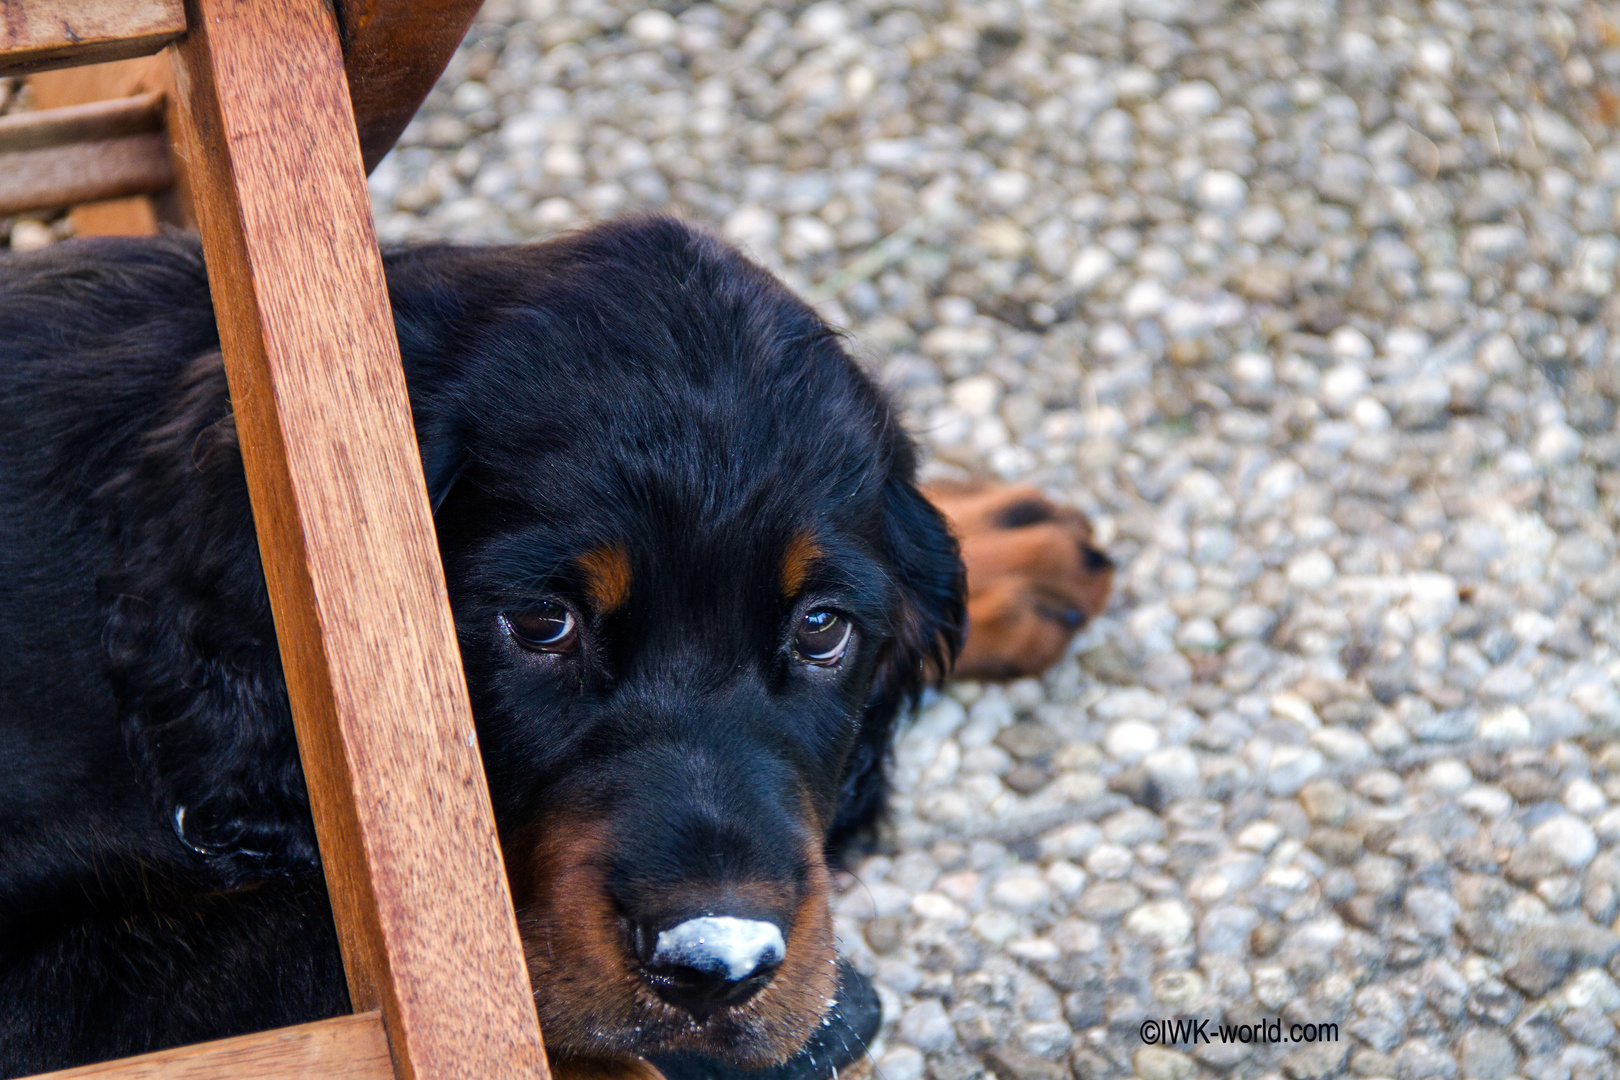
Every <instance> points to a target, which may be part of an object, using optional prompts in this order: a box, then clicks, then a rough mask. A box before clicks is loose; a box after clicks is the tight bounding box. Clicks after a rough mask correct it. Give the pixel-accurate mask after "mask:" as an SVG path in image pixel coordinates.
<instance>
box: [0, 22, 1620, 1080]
mask: <svg viewBox="0 0 1620 1080" xmlns="http://www.w3.org/2000/svg"><path fill="white" fill-rule="evenodd" d="M1608 10H1609V9H1608V8H1606V7H1599V6H1594V5H1584V6H1583V5H1580V4H1576V3H1565V4H1562V5H1559V4H1554V3H1541V4H1531V3H1523V4H1518V5H1513V6H1505V5H1504V6H1490V5H1486V4H1464V3H1458V2H1455V0H1433V2H1431V3H1429V4H1428V5H1426V6H1420V5H1416V4H1408V3H1402V2H1398V0H1377V2H1374V3H1346V4H1345V5H1343V6H1342V7H1337V8H1336V7H1334V6H1333V5H1331V4H1326V3H1321V2H1318V0H1261V2H1259V3H1254V4H1244V5H1232V6H1223V5H1221V4H1219V3H1206V2H1202V0H1076V2H1066V0H1046V2H1042V0H1028V2H1027V3H1025V4H1023V5H1022V6H1020V5H1019V4H1017V3H1011V2H1003V0H984V2H972V3H969V2H964V3H958V4H954V5H952V4H948V3H942V2H930V0H920V2H916V3H912V4H898V3H896V4H890V3H887V2H886V0H866V2H861V0H849V2H847V3H837V2H822V3H816V4H814V5H812V6H806V7H793V8H787V7H781V6H775V5H765V4H761V3H758V2H753V0H739V2H736V3H726V4H718V5H714V6H711V5H708V4H700V5H696V6H692V7H687V8H684V9H677V10H673V11H672V12H671V13H666V12H664V11H658V10H645V11H639V12H638V9H637V8H636V7H635V6H633V5H628V4H611V3H601V2H598V0H527V2H525V3H511V2H507V0H492V2H491V3H490V4H489V6H488V7H487V9H486V10H485V12H484V14H483V15H482V16H481V19H480V22H479V23H478V25H477V27H476V28H475V29H474V31H473V33H472V34H471V35H470V37H469V38H468V41H467V43H466V45H465V46H464V48H463V49H462V50H461V52H460V53H459V54H458V56H457V58H456V60H455V61H454V63H453V64H452V66H451V68H450V71H449V73H448V74H447V76H446V78H445V79H444V81H443V83H442V85H441V86H440V87H439V88H438V89H437V90H436V91H435V92H434V95H433V97H432V98H431V99H430V101H429V103H428V105H427V107H426V108H425V109H424V110H423V112H422V113H421V115H420V116H419V117H418V119H417V121H416V122H415V123H414V124H413V125H412V127H411V128H410V130H409V131H408V132H407V134H406V138H405V139H404V141H403V142H402V144H401V146H400V148H399V149H397V150H396V151H395V152H394V154H393V155H392V156H391V157H390V158H389V159H388V160H387V161H385V162H384V163H383V165H382V167H381V168H380V169H379V170H378V173H377V175H376V176H375V178H374V180H373V190H374V195H375V202H376V208H377V213H378V220H379V223H380V228H381V231H382V233H383V235H384V237H385V239H389V240H403V239H413V238H425V237H433V238H442V237H454V238H459V239H467V240H508V239H531V238H538V237H543V236H547V235H551V234H553V233H555V232H557V231H560V230H564V229H567V228H570V227H573V226H576V225H579V224H582V223H585V222H587V221H590V220H595V219H599V218H603V217H608V216H612V215H613V214H615V213H619V212H622V211H626V210H633V209H638V208H664V209H668V210H672V211H674V212H676V213H679V214H682V215H685V216H687V217H690V218H692V219H695V220H699V221H703V222H709V223H712V224H713V225H714V226H715V227H716V228H718V229H720V230H721V231H722V232H723V233H724V234H725V235H727V236H729V237H731V238H733V239H735V240H736V241H738V242H739V243H742V244H744V245H745V246H747V247H748V248H749V249H750V250H751V251H752V252H754V254H755V255H756V256H757V257H758V258H760V259H761V260H762V261H764V262H765V263H767V264H768V265H770V266H771V267H772V268H773V269H775V270H777V271H778V272H779V273H781V274H782V275H783V276H784V277H785V278H786V279H787V280H788V281H789V282H790V283H792V284H793V285H795V286H796V287H798V288H799V289H801V290H803V291H805V292H806V293H807V294H808V295H811V296H812V297H815V298H817V299H818V300H819V301H820V303H821V305H822V308H823V310H824V311H825V312H826V313H827V315H828V317H829V318H831V319H833V320H834V321H836V322H837V323H839V324H841V325H843V326H846V327H847V328H848V329H849V330H850V332H851V334H852V335H853V341H854V343H855V345H856V347H857V348H858V349H860V350H861V351H862V352H863V353H864V355H865V356H866V357H867V358H868V359H869V360H870V362H871V364H872V365H873V367H874V368H875V369H876V370H878V371H880V372H881V373H882V375H883V377H884V379H885V380H886V382H887V383H888V384H889V385H890V386H891V387H893V388H894V390H895V392H896V394H897V395H898V397H899V399H900V400H901V401H902V403H903V404H904V406H905V409H906V413H907V416H908V418H909V421H910V424H911V427H912V429H913V430H914V431H915V432H916V433H917V434H918V436H919V437H920V438H921V440H922V441H923V443H924V445H925V447H926V448H927V450H928V451H929V453H930V455H931V457H932V459H933V460H932V462H931V464H930V466H929V467H930V469H931V470H934V471H936V472H941V473H953V472H960V471H963V470H966V471H972V472H987V473H991V474H996V475H999V476H1001V477H1004V478H1008V479H1019V480H1023V481H1027V482H1031V483H1034V484H1037V485H1039V486H1041V487H1043V488H1044V489H1045V490H1047V491H1048V492H1049V493H1050V494H1051V495H1052V496H1053V497H1054V498H1056V499H1058V500H1061V501H1066V502H1069V503H1071V504H1073V505H1075V506H1078V507H1080V508H1081V509H1083V510H1085V511H1086V512H1087V513H1089V514H1090V515H1092V518H1093V520H1094V522H1095V523H1096V525H1097V530H1098V534H1099V538H1100V539H1101V540H1102V542H1103V543H1104V546H1106V547H1107V548H1108V550H1109V551H1110V552H1111V553H1112V554H1113V555H1114V556H1115V557H1116V559H1117V560H1118V561H1119V562H1120V564H1121V566H1122V570H1121V574H1120V578H1119V589H1118V595H1117V597H1116V598H1115V601H1114V603H1113V606H1112V608H1111V610H1110V612H1109V614H1108V615H1107V617H1105V618H1102V619H1099V620H1098V621H1097V622H1096V623H1094V624H1093V625H1092V626H1091V627H1090V628H1089V629H1088V630H1087V632H1086V633H1085V634H1084V635H1083V636H1082V638H1081V639H1080V640H1079V641H1078V642H1077V643H1076V647H1075V649H1074V650H1073V652H1072V653H1071V655H1070V656H1069V657H1068V658H1066V659H1065V660H1064V661H1063V662H1062V663H1060V664H1059V665H1058V666H1057V667H1056V668H1055V669H1054V670H1053V671H1051V672H1050V673H1048V675H1047V676H1046V677H1045V678H1043V679H1041V680H1038V681H1037V680H1026V681H1023V682H1019V683H1015V684H1012V685H1010V686H1004V687H998V686H984V685H978V684H970V683H957V684H953V685H952V686H950V687H949V688H948V690H947V691H946V693H944V694H943V695H940V696H938V697H936V698H934V699H933V700H932V701H931V702H930V703H929V704H928V705H927V706H926V708H925V709H924V711H923V713H922V715H921V717H920V719H919V721H918V722H917V723H916V724H915V725H914V726H913V727H911V728H910V729H909V731H908V732H907V734H906V735H905V736H904V737H903V739H902V740H901V743H900V746H899V750H898V755H897V759H898V760H897V767H898V777H899V782H898V787H899V796H898V799H897V805H896V814H895V819H894V823H893V828H892V835H891V837H890V842H889V849H888V850H887V852H886V853H884V854H880V855H875V856H872V857H870V858H867V859H866V860H864V861H863V862H862V863H860V864H859V865H858V866H857V867H856V874H855V876H854V878H853V879H852V880H851V881H850V883H849V884H848V886H847V887H846V889H845V890H844V892H843V894H842V897H841V899H840V900H839V902H838V904H837V908H836V910H837V925H838V932H839V935H840V937H841V939H842V941H843V945H844V948H845V950H846V952H847V953H848V955H849V956H850V957H851V959H852V960H853V961H854V962H855V964H856V965H857V966H858V967H860V968H861V969H862V970H864V971H867V972H870V973H872V974H873V975H874V976H875V979H876V981H877V984H878V986H879V988H880V990H881V992H882V994H883V996H884V998H885V1003H886V1006H887V1009H886V1011H887V1014H888V1017H889V1020H888V1023H887V1026H886V1028H885V1032H884V1035H883V1038H882V1043H881V1045H880V1046H879V1047H877V1048H876V1052H877V1054H878V1068H879V1073H880V1076H881V1078H882V1080H922V1078H923V1077H925V1076H927V1077H932V1078H933V1080H973V1078H975V1077H979V1076H984V1075H988V1074H989V1073H993V1074H994V1075H995V1076H996V1077H999V1078H1000V1080H1060V1078H1062V1077H1064V1076H1067V1075H1070V1074H1072V1075H1073V1076H1074V1077H1075V1078H1076V1080H1112V1078H1115V1077H1124V1076H1127V1075H1134V1076H1137V1077H1141V1078H1142V1080H1190V1078H1191V1077H1194V1076H1202V1075H1228V1074H1230V1075H1234V1076H1241V1077H1249V1076H1254V1077H1272V1076H1278V1075H1286V1076H1288V1077H1290V1078H1293V1080H1304V1078H1315V1077H1326V1076H1337V1075H1344V1074H1347V1073H1348V1074H1351V1075H1355V1076H1364V1077H1391V1078H1399V1080H1431V1078H1432V1080H1453V1078H1456V1077H1462V1078H1464V1080H1506V1078H1509V1077H1523V1078H1526V1080H1597V1078H1609V1080H1612V1078H1616V1077H1620V1065H1617V1058H1616V1054H1615V1046H1616V1029H1615V1024H1616V1022H1617V1021H1620V986H1617V985H1616V977H1617V976H1620V934H1617V932H1616V930H1617V929H1620V925H1617V924H1616V915H1617V913H1620V912H1617V907H1620V738H1617V737H1616V733H1617V732H1620V692H1617V690H1616V681H1617V679H1620V651H1617V650H1620V622H1617V620H1616V618H1615V616H1614V614H1613V602H1614V600H1615V598H1616V597H1617V596H1620V560H1617V557H1616V552H1615V539H1614V524H1613V523H1614V518H1615V516H1616V514H1620V505H1617V497H1620V478H1617V474H1616V473H1615V471H1614V469H1613V467H1614V466H1616V465H1620V437H1617V436H1616V435H1615V434H1613V432H1612V428H1613V423H1614V415H1615V403H1616V397H1617V395H1620V364H1617V359H1620V339H1616V340H1611V334H1610V326H1611V325H1612V324H1613V323H1614V322H1615V320H1616V316H1617V314H1620V309H1617V308H1616V305H1615V302H1614V301H1612V300H1611V299H1610V294H1611V293H1612V291H1613V289H1614V275H1615V272H1616V267H1617V263H1620V241H1617V239H1616V237H1615V235H1614V232H1615V226H1616V221H1617V213H1616V205H1615V196H1616V193H1617V191H1620V140H1616V139H1615V138H1614V137H1613V135H1612V129H1611V125H1613V124H1615V123H1617V122H1620V93H1617V92H1616V90H1612V89H1609V87H1617V88H1620V12H1617V13H1616V14H1615V15H1614V16H1612V17H1611V16H1610V15H1609V14H1608ZM62 231H63V230H62V229H61V228H60V227H58V228H56V229H55V230H54V232H53V231H52V230H51V229H49V228H42V227H40V226H37V225H32V224H29V225H22V226H18V227H17V229H15V230H14V231H13V242H14V243H17V244H18V246H24V245H26V244H34V243H44V242H49V240H50V239H51V237H52V236H54V235H59V234H60V233H61V232H62ZM1181 1016H1187V1017H1210V1018H1215V1019H1220V1020H1225V1021H1230V1022H1234V1023H1244V1022H1248V1021H1252V1020H1256V1019H1262V1018H1265V1019H1269V1018H1273V1017H1280V1018H1281V1019H1282V1021H1283V1023H1284V1025H1285V1026H1284V1033H1285V1034H1286V1025H1287V1024H1289V1023H1294V1022H1305V1021H1322V1022H1331V1023H1336V1024H1338V1025H1339V1028H1338V1038H1337V1039H1336V1040H1334V1039H1329V1040H1327V1041H1321V1042H1317V1043H1314V1044H1304V1043H1297V1042H1296V1043H1287V1042H1283V1043H1278V1044H1275V1045H1260V1044H1251V1045H1242V1044H1238V1045H1223V1044H1221V1043H1220V1042H1219V1041H1216V1042H1214V1043H1210V1044H1201V1045H1189V1044H1185V1043H1183V1044H1180V1045H1176V1046H1173V1047H1166V1046H1163V1045H1147V1044H1145V1043H1144V1041H1143V1039H1142V1038H1141V1034H1140V1032H1141V1023H1142V1021H1143V1020H1144V1019H1168V1018H1171V1017H1181Z"/></svg>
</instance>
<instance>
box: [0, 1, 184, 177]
mask: <svg viewBox="0 0 1620 1080" xmlns="http://www.w3.org/2000/svg"><path fill="white" fill-rule="evenodd" d="M0 2H4V0H0ZM162 130H163V95H162V94H141V95H139V96H138V97H127V98H119V99H117V100H114V101H94V102H91V103H89V104H87V105H70V106H68V107H67V108H64V109H41V110H39V111H37V112H25V113H16V114H14V115H11V116H0V154H4V153H11V152H13V151H16V150H43V149H45V148H46V147H50V146H66V145H67V144H68V143H76V142H91V141H94V140H96V139H118V138H122V137H124V136H126V135H144V134H147V133H149V132H153V131H162Z"/></svg>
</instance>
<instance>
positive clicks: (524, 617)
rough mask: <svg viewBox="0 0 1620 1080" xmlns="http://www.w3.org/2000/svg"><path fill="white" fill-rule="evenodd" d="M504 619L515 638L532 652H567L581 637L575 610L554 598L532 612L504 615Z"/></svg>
mask: <svg viewBox="0 0 1620 1080" xmlns="http://www.w3.org/2000/svg"><path fill="white" fill-rule="evenodd" d="M501 621H502V622H504V623H505V624H506V632H507V633H509V634H511V635H512V640H514V641H516V642H517V643H518V644H519V645H521V646H523V647H524V648H525V649H528V650H529V651H530V652H547V653H560V652H568V651H569V650H570V649H572V648H573V647H574V642H575V641H577V640H578V638H579V632H578V627H577V626H576V625H575V623H574V613H573V612H572V611H569V610H568V608H567V607H565V606H564V605H562V604H559V603H557V602H556V601H555V600H552V601H547V602H546V603H544V604H541V605H540V606H539V607H536V608H534V609H533V610H531V611H522V612H510V613H508V614H505V615H502V616H501Z"/></svg>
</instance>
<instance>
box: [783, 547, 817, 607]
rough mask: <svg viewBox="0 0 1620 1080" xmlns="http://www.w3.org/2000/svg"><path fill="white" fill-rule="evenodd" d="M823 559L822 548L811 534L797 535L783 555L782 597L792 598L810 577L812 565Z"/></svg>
mask: <svg viewBox="0 0 1620 1080" xmlns="http://www.w3.org/2000/svg"><path fill="white" fill-rule="evenodd" d="M819 558H821V548H820V547H819V546H817V544H816V542H815V541H814V540H812V539H811V538H810V534H809V533H803V532H801V533H797V534H795V535H794V537H793V539H792V540H790V541H788V546H787V551H786V552H784V553H783V555H782V595H783V596H786V597H792V596H794V595H795V594H797V593H798V591H799V588H800V587H801V586H802V585H803V584H804V579H805V578H807V577H809V576H810V564H811V563H813V562H815V561H816V560H817V559H819Z"/></svg>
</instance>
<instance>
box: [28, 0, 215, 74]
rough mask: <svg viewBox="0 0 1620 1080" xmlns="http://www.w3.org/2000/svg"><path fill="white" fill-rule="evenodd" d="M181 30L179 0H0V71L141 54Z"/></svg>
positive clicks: (182, 13) (183, 23)
mask: <svg viewBox="0 0 1620 1080" xmlns="http://www.w3.org/2000/svg"><path fill="white" fill-rule="evenodd" d="M185 32H186V17H185V8H184V6H183V5H182V3H181V0H0V75H26V74H28V73H30V72H34V71H44V70H46V69H47V68H54V67H68V66H71V65H74V64H95V63H100V62H101V61H105V60H121V59H123V58H125V57H129V56H145V55H147V54H149V53H155V52H157V51H158V50H159V49H161V48H163V46H165V45H167V44H168V43H169V42H171V41H173V40H174V39H175V38H177V37H179V36H180V35H181V34H183V33H185Z"/></svg>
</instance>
